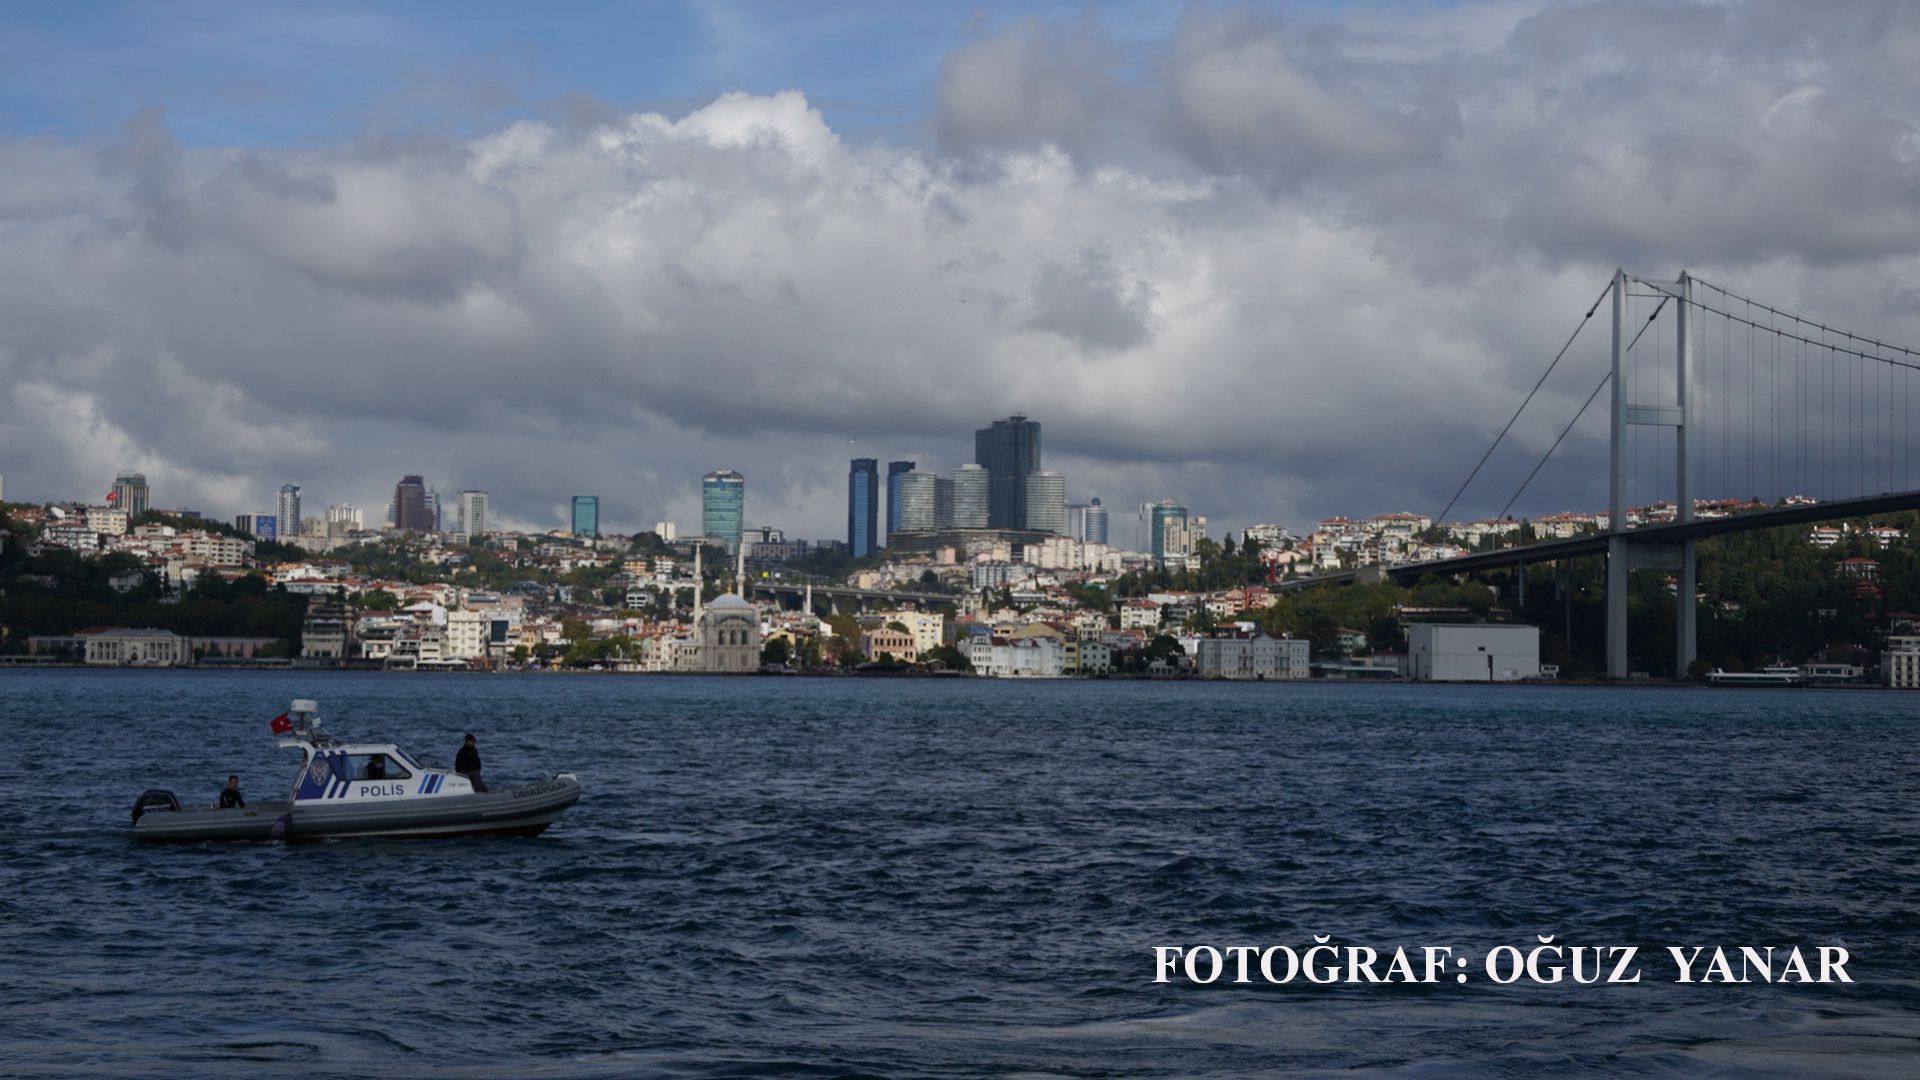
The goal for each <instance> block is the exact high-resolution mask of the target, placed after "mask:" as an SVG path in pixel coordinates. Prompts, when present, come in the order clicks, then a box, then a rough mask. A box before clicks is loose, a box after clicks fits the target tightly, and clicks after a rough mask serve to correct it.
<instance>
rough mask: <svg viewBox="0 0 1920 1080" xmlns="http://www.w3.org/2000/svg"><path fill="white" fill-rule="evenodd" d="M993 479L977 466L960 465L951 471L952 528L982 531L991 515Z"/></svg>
mask: <svg viewBox="0 0 1920 1080" xmlns="http://www.w3.org/2000/svg"><path fill="white" fill-rule="evenodd" d="M992 483H993V478H992V475H991V474H990V473H988V472H987V470H986V469H985V468H983V467H982V466H979V465H962V466H960V467H959V468H957V469H955V470H953V527H954V528H956V529H984V528H986V527H987V521H988V519H989V517H990V515H991V511H990V510H989V508H988V507H989V502H990V499H991V497H992V496H991V491H992Z"/></svg>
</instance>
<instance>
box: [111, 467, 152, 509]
mask: <svg viewBox="0 0 1920 1080" xmlns="http://www.w3.org/2000/svg"><path fill="white" fill-rule="evenodd" d="M152 499H153V492H152V491H151V489H149V488H148V487H147V477H146V474H144V473H137V472H122V473H121V474H119V475H118V476H115V477H114V478H113V493H112V494H111V495H109V496H108V497H107V501H108V502H109V503H111V504H113V506H114V508H115V509H117V510H125V511H126V512H127V516H128V517H133V516H134V515H135V514H144V513H146V512H147V510H148V508H149V507H151V505H152Z"/></svg>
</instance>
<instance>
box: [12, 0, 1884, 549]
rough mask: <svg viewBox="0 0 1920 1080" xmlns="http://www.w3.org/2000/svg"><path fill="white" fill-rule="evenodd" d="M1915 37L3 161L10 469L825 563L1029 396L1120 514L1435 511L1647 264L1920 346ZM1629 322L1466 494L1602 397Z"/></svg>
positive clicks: (226, 508) (1656, 45) (1796, 23)
mask: <svg viewBox="0 0 1920 1080" xmlns="http://www.w3.org/2000/svg"><path fill="white" fill-rule="evenodd" d="M1917 23H1920V16H1917V15H1916V14H1915V13H1914V10H1913V9H1912V8H1910V7H1908V6H1906V5H1901V4H1895V3H1887V4H1854V5H1842V6H1833V7H1826V8H1822V9H1821V10H1820V13H1819V16H1818V18H1817V19H1816V18H1815V17H1814V16H1813V15H1811V14H1809V12H1808V9H1807V8H1805V7H1804V6H1801V5H1796V4H1786V3H1757V4H1734V5H1676V4H1638V3H1624V2H1605V3H1594V4H1584V5H1577V6H1576V5H1552V6H1545V7H1542V8H1540V9H1539V10H1533V11H1515V10H1513V9H1509V8H1487V7H1475V8H1468V9H1464V10H1453V11H1445V12H1441V13H1438V14H1435V15H1431V16H1428V17H1426V18H1424V19H1420V20H1413V21H1407V20H1402V21H1400V22H1397V23H1394V24H1391V25H1385V24H1379V23H1372V22H1367V21H1364V20H1361V19H1358V18H1355V19H1350V20H1348V21H1347V22H1346V23H1345V24H1341V25H1330V24H1320V23H1314V22H1309V21H1303V20H1299V19H1289V20H1279V19H1274V18H1270V17H1267V16H1264V15H1259V14H1252V13H1248V12H1246V11H1242V10H1240V9H1221V8H1211V7H1207V8H1196V9H1195V10H1194V11H1193V12H1191V13H1190V14H1189V15H1188V17H1186V18H1185V19H1183V20H1182V21H1181V23H1180V25H1179V28H1178V30H1177V31H1176V32H1175V34H1174V35H1173V36H1172V38H1171V39H1169V40H1167V41H1164V42H1157V43H1150V44H1149V45H1147V46H1144V47H1143V46H1141V45H1140V44H1139V43H1137V42H1129V43H1124V44H1123V43H1117V42H1116V40H1115V39H1114V38H1113V37H1112V36H1111V35H1110V34H1109V33H1108V32H1107V31H1106V30H1105V29H1103V28H1102V27H1101V26H1100V25H1099V24H1098V23H1097V22H1096V21H1093V20H1092V19H1090V18H1084V17H1083V18H1081V19H1078V20H1075V21H1072V22H1069V23H1065V24H1061V25H1045V24H1040V23H1034V22H1028V23H1022V24H1019V25H1016V26H1014V27H1011V28H1009V29H1007V30H1006V31H1004V32H1002V33H1000V34H997V35H992V36H988V37H983V38H981V39H979V40H976V41H973V42H970V43H969V44H967V45H965V46H963V47H961V48H960V49H957V50H956V51H955V52H954V53H953V54H952V55H951V56H950V57H949V58H948V59H947V61H946V63H945V65H944V66H943V68H942V70H941V73H940V78H939V87H938V88H939V98H938V102H937V105H936V107H935V111H934V114H933V116H932V117H931V118H930V119H931V122H932V125H933V127H934V129H935V130H936V132H937V136H938V145H937V148H936V149H933V150H922V149H912V148H896V147H887V146H863V145H854V144H852V143H850V142H849V141H848V140H846V139H843V138H842V137H841V136H840V135H839V134H838V133H836V132H834V131H833V130H830V129H829V128H828V127H827V126H826V124H825V123H824V122H823V121H822V120H821V118H820V116H819V114H818V113H817V112H816V111H815V110H814V109H812V108H811V107H810V106H809V103H808V102H807V100H806V99H805V97H804V96H802V95H801V94H800V93H797V92H789V93H783V94H778V95H773V96H769V97H754V96H747V95H728V96H725V97H722V98H721V99H719V100H717V101H713V102H710V103H705V104H703V105H700V106H698V107H695V108H690V109H688V110H686V111H685V112H684V113H682V114H680V115H678V117H677V118H670V117H668V116H664V115H661V114H659V113H654V112H642V113H635V114H626V115H623V114H620V113H617V112H613V111H609V110H606V109H604V108H601V107H597V106H596V107H594V108H580V109H568V110H563V115H561V116H559V117H558V118H556V120H555V121H554V122H552V123H540V122H530V121H529V122H522V123H518V124H514V125H512V126H509V127H506V128H503V129H501V130H498V131H495V132H493V133H492V134H489V135H486V136H484V137H481V138H477V139H472V140H453V139H446V138H434V137H415V138H405V139H393V138H379V139H375V138H369V139H365V140H362V141H360V142H356V143H351V144H347V145H342V146H337V147H331V148H322V149H294V150H267V149H258V148H232V149H216V148H198V147H183V146H181V145H180V144H179V143H178V142H177V141H176V140H175V139H174V138H173V137H172V136H171V135H170V134H169V129H168V126H167V123H166V119H165V116H164V114H162V113H160V112H158V111H157V110H156V111H151V112H147V113H142V114H141V115H139V116H137V117H135V118H133V119H132V121H131V122H130V123H129V124H128V126H127V129H126V131H125V132H124V134H123V135H122V136H121V137H120V138H119V139H117V140H114V141H113V142H112V143H111V144H110V145H102V146H84V145H78V144H74V143H68V142H61V141H54V140H46V139H27V140H16V141H12V142H0V393H4V394H5V400H6V406H5V409H6V411H5V415H4V423H3V424H0V472H4V473H5V474H6V475H7V477H8V480H9V484H8V492H9V494H11V495H15V496H18V497H41V498H50V497H56V496H74V495H79V496H85V495H89V494H91V493H94V489H95V488H100V487H101V486H102V484H103V483H104V481H105V480H106V479H110V474H111V472H112V471H113V470H114V469H115V468H117V467H121V466H133V467H139V468H144V469H145V470H146V471H147V472H148V473H149V474H150V476H152V477H153V479H154V482H155V484H156V488H157V489H158V491H159V492H160V494H159V497H160V498H161V500H162V501H164V502H176V503H186V504H189V505H197V506H201V507H204V508H206V509H209V510H215V511H218V512H221V513H231V512H234V511H238V510H243V509H254V508H260V507H264V506H265V505H266V504H267V503H268V502H269V501H270V498H271V492H272V491H273V490H274V489H275V488H276V487H277V486H278V485H279V484H280V483H281V482H283V481H293V482H298V483H301V484H303V485H305V486H306V488H307V498H308V501H309V502H310V503H314V504H316V505H318V504H324V503H325V502H327V501H333V500H341V499H344V500H347V501H352V502H355V503H358V504H360V505H362V506H363V507H364V508H365V509H367V510H368V512H369V515H370V516H373V517H376V518H377V517H378V515H379V512H380V511H381V509H382V508H383V507H384V500H385V497H386V494H387V492H388V491H390V489H391V486H392V484H393V482H394V480H395V479H396V478H397V477H398V476H399V475H400V474H401V473H406V472H424V473H426V474H427V475H428V478H429V480H430V481H432V482H434V483H435V484H436V485H438V486H439V487H440V489H441V490H442V491H443V492H444V493H448V494H451V493H452V492H453V491H456V490H458V488H460V487H463V486H475V487H482V488H487V489H489V490H490V491H491V492H492V493H493V496H494V502H495V506H496V508H497V511H498V512H499V513H500V514H501V515H502V516H503V517H505V518H506V519H508V520H519V521H522V522H526V523H532V524H539V525H552V524H558V523H559V518H558V517H557V516H556V515H558V514H559V513H561V510H562V508H564V506H565V502H566V497H567V496H568V495H569V494H572V493H575V492H588V493H598V494H600V495H601V496H602V498H603V503H604V505H605V506H606V514H607V516H608V518H609V520H610V521H611V522H612V523H614V524H616V525H617V526H620V527H633V526H650V525H651V524H652V523H653V522H654V521H655V520H658V519H662V518H666V519H674V520H678V521H679V522H680V523H681V524H682V525H683V526H691V524H692V522H693V520H694V515H695V513H696V508H697V483H698V478H699V476H700V474H702V473H704V472H706V471H707V470H709V469H712V468H716V467H732V468H736V469H739V470H741V471H743V472H745V473H746V474H747V475H748V478H749V496H748V499H749V511H748V514H749V517H750V518H751V519H753V520H756V521H760V522H764V523H768V524H773V525H779V526H784V527H787V528H788V529H789V530H790V531H793V532H795V533H797V534H800V535H809V536H815V535H819V536H825V535H835V534H837V533H838V532H839V530H840V525H839V522H840V521H841V520H842V516H843V499H844V493H845V469H846V458H848V457H849V456H853V454H854V453H858V454H859V455H860V456H869V455H871V456H878V457H881V458H883V459H891V458H896V457H911V458H917V459H919V460H921V462H922V466H923V467H932V468H937V469H942V470H945V469H950V468H952V467H953V466H954V465H957V464H959V463H961V462H962V461H964V460H966V459H967V457H968V456H969V454H970V450H971V432H972V430H973V428H974V427H977V426H979V425H980V424H982V423H984V422H986V421H987V420H989V419H991V418H992V417H994V416H999V415H1005V414H1007V413H1009V412H1014V411H1025V412H1028V413H1029V414H1031V415H1034V416H1036V417H1038V418H1040V419H1041V420H1043V421H1044V422H1045V423H1046V425H1047V429H1046V430H1047V440H1046V442H1047V447H1048V454H1049V464H1050V465H1057V466H1059V467H1061V468H1063V469H1065V470H1067V471H1068V473H1069V494H1070V496H1071V497H1072V498H1074V499H1075V500H1080V499H1084V498H1085V497H1087V496H1088V495H1092V494H1099V495H1101V496H1102V497H1103V498H1104V499H1105V500H1106V501H1107V503H1108V504H1109V505H1111V506H1114V507H1116V508H1120V507H1125V506H1127V505H1129V504H1132V503H1137V502H1138V501H1139V500H1141V499H1148V498H1157V497H1160V496H1163V495H1168V496H1173V497H1176V498H1181V499H1183V500H1184V501H1186V502H1187V503H1188V504H1189V505H1191V506H1193V507H1194V508H1195V509H1196V511H1198V512H1203V513H1207V514H1209V515H1210V516H1211V517H1212V518H1213V519H1214V520H1215V521H1216V522H1220V523H1225V524H1230V525H1233V526H1235V527H1237V526H1239V525H1243V524H1245V523H1247V522H1249V521H1254V520H1272V519H1278V520H1281V521H1284V522H1287V523H1290V524H1295V525H1298V524H1302V523H1304V522H1305V521H1308V520H1310V519H1312V518H1315V517H1319V516H1323V515H1326V514H1332V513H1372V512H1378V511H1384V510H1391V509H1400V508H1405V509H1412V510H1418V511H1424V512H1432V511H1434V510H1436V509H1438V506H1439V504H1441V503H1444V501H1445V498H1446V496H1447V495H1449V494H1451V492H1452V490H1453V488H1454V487H1455V486H1456V485H1457V484H1458V482H1459V480H1460V478H1461V477H1462V476H1463V475H1464V474H1465V471H1466V470H1467V469H1468V468H1469V467H1470V466H1471V464H1472V462H1473V461H1474V460H1475V459H1477V457H1478V456H1479V453H1480V451H1481V450H1482V449H1483V448H1484V446H1485V442H1486V440H1487V439H1488V438H1490V437H1491V435H1492V434H1493V432H1495V431H1497V430H1498V428H1499V426H1500V424H1501V423H1503V422H1504V421H1505V419H1506V416H1507V414H1508V412H1509V411H1510V410H1511V409H1512V407H1513V406H1514V404H1516V403H1517V402H1518V400H1519V398H1520V397H1521V396H1522V395H1524V394H1525V393H1526V391H1527V389H1528V388H1529V387H1530V386H1531V385H1532V382H1533V379H1534V378H1536V377H1537V375H1538V372H1539V371H1540V369H1541V367H1542V366H1543V365H1544V363H1545V361H1546V360H1547V359H1548V358H1549V357H1550V356H1551V355H1552V351H1553V349H1555V348H1557V347H1558V345H1559V343H1560V341H1562V340H1563V339H1564V337H1565V335H1566V334H1567V332H1568V331H1569V330H1570V329H1571V327H1572V326H1573V324H1574V323H1575V322H1577V321H1578V320H1579V317H1580V315H1581V314H1583V313H1584V311H1585V310H1586V308H1587V306H1588V305H1589V304H1590V303H1591V302H1592V300H1593V295H1594V293H1595V292H1596V291H1597V290H1598V288H1599V287H1600V285H1601V284H1602V283H1603V282H1604V281H1605V279H1606V277H1607V275H1608V274H1609V273H1610V272H1611V270H1612V268H1613V266H1614V265H1616V264H1617V263H1626V264H1629V265H1630V266H1631V267H1632V268H1634V269H1636V270H1640V271H1643V272H1646V273H1649V274H1653V273H1659V274H1671V273H1672V272H1674V271H1676V270H1678V269H1679V268H1680V267H1681V266H1682V265H1685V266H1688V267H1690V268H1692V269H1694V270H1695V271H1698V272H1701V273H1704V274H1708V275H1709V276H1712V277H1714V278H1716V279H1722V280H1725V281H1727V282H1728V283H1729V284H1736V285H1744V286H1746V287H1747V288H1748V289H1749V290H1750V291H1751V292H1753V293H1756V294H1758V295H1761V296H1764V297H1767V298H1770V299H1773V300H1776V301H1777V302H1780V303H1782V304H1785V305H1787V306H1797V307H1803V308H1805V309H1807V310H1810V311H1818V312H1821V313H1823V314H1825V315H1827V316H1828V317H1829V318H1831V319H1832V320H1833V321H1835V322H1838V323H1841V324H1847V325H1852V326H1858V327H1861V328H1863V329H1871V330H1874V331H1877V332H1879V333H1881V334H1883V335H1885V336H1889V337H1894V338H1900V339H1905V340H1909V341H1911V340H1916V339H1920V317H1917V313H1916V311H1915V305H1914V301H1913V297H1914V296H1916V295H1920V258H1917V257H1916V256H1920V220H1917V219H1916V215H1920V199H1916V196H1917V195H1920V188H1917V187H1916V185H1917V184H1920V127H1917V126H1916V125H1917V124H1920V83H1916V81H1915V80H1913V79H1912V78H1911V72H1912V71H1913V70H1915V69H1916V68H1915V61H1916V60H1920V25H1917ZM1603 333H1604V328H1603V327H1597V328H1594V329H1590V330H1589V331H1588V336H1587V337H1584V338H1583V339H1582V340H1581V343H1580V345H1579V347H1578V348H1577V349H1576V350H1575V351H1574V352H1573V353H1572V354H1570V355H1569V358H1568V360H1567V361H1566V362H1565V369H1564V370H1563V371H1562V372H1559V373H1556V375H1555V377H1554V379H1553V380H1551V381H1550V382H1549V384H1548V386H1547V387H1546V388H1545V389H1544V390H1543V392H1542V394H1541V397H1540V398H1539V399H1538V400H1537V402H1536V404H1535V406H1534V408H1533V409H1531V410H1530V411H1529V414H1528V415H1527V416H1526V417H1524V418H1523V419H1522V421H1521V423H1520V424H1519V425H1517V426H1516V428H1515V435H1514V446H1513V447H1512V449H1511V450H1510V451H1508V452H1506V453H1504V454H1503V455H1502V456H1500V457H1498V458H1496V460H1495V462H1493V463H1492V464H1491V465H1490V466H1489V473H1488V476H1487V478H1486V479H1485V480H1484V481H1483V484H1484V487H1485V489H1486V490H1484V491H1480V490H1476V492H1474V493H1471V494H1470V496H1469V498H1468V500H1467V501H1466V503H1464V504H1463V510H1464V512H1467V513H1484V512H1489V511H1492V510H1495V509H1498V507H1499V504H1500V503H1501V502H1503V501H1504V500H1505V498H1506V496H1507V495H1508V494H1509V493H1510V492H1511V491H1512V488H1513V487H1514V486H1515V485H1516V484H1517V483H1518V480H1519V478H1520V477H1521V476H1523V475H1524V474H1525V471H1526V469H1527V468H1528V467H1530V466H1531V464H1532V462H1533V460H1534V459H1535V458H1536V457H1537V455H1538V453H1539V452H1540V451H1541V450H1543V449H1544V448H1545V447H1546V446H1547V445H1548V444H1549V443H1551V442H1552V440H1553V438H1554V437H1555V435H1557V433H1558V431H1559V428H1560V426H1561V425H1562V424H1564V423H1565V422H1566V421H1567V420H1568V419H1569V418H1571V417H1572V416H1573V414H1574V411H1575V410H1576V409H1577V408H1578V407H1579V404H1580V402H1581V401H1582V400H1584V398H1585V396H1586V393H1587V391H1588V390H1590V389H1591V387H1592V380H1593V379H1594V378H1596V377H1597V375H1598V373H1599V371H1600V370H1601V367H1600V365H1601V363H1602V362H1603V361H1602V358H1601V351H1600V350H1601V346H1602V344H1603V343H1602V341H1601V340H1600V335H1601V334H1603ZM852 439H857V440H858V443H857V444H852V445H850V443H849V440H852ZM1561 453H1562V455H1563V456H1567V457H1569V458H1570V459H1572V460H1573V465H1574V466H1578V465H1580V464H1581V462H1582V461H1585V462H1586V464H1587V465H1588V466H1589V467H1588V468H1586V469H1584V470H1583V469H1581V468H1578V467H1568V466H1562V465H1560V464H1558V463H1556V465H1554V466H1552V467H1550V468H1549V470H1548V471H1547V472H1545V473H1543V474H1542V479H1541V481H1540V483H1539V485H1538V486H1537V488H1536V489H1535V493H1534V494H1533V495H1532V496H1531V497H1530V499H1529V501H1528V502H1526V503H1523V504H1522V505H1521V507H1520V509H1522V510H1536V511H1537V510H1548V509H1559V508H1562V507H1568V506H1582V505H1595V504H1597V502H1598V499H1599V490H1598V484H1597V483H1596V482H1595V481H1594V480H1593V472H1592V467H1593V466H1597V454H1596V450H1595V444H1594V442H1593V439H1592V437H1591V435H1590V434H1589V433H1588V432H1587V431H1585V430H1584V429H1583V430H1581V431H1576V433H1575V435H1574V436H1573V437H1572V438H1571V439H1570V440H1569V443H1568V446H1567V447H1566V448H1564V449H1563V450H1562V452H1561ZM1583 455H1584V457H1583ZM1116 527H1118V526H1116ZM1122 535H1125V533H1124V531H1123V533H1122Z"/></svg>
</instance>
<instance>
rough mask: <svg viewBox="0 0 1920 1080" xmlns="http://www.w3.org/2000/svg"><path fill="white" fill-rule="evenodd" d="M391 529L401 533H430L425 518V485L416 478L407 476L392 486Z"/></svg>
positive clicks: (430, 524) (431, 526)
mask: <svg viewBox="0 0 1920 1080" xmlns="http://www.w3.org/2000/svg"><path fill="white" fill-rule="evenodd" d="M393 527H394V528H396V529H398V530H400V531H401V532H432V531H433V521H432V519H431V518H429V517H428V516H427V485H426V481H424V480H421V479H420V478H419V477H418V476H414V475H411V474H410V475H407V476H403V477H401V478H400V482H399V483H398V484H395V485H394V486H393Z"/></svg>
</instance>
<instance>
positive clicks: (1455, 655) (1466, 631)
mask: <svg viewBox="0 0 1920 1080" xmlns="http://www.w3.org/2000/svg"><path fill="white" fill-rule="evenodd" d="M1407 659H1408V669H1409V674H1410V675H1411V676H1412V678H1413V679H1414V681H1416V682H1516V681H1518V680H1520V679H1537V678H1539V677H1540V628H1539V627H1537V626H1517V625H1512V624H1502V623H1470V624H1459V623H1414V624H1413V625H1412V626H1410V627H1408V628H1407Z"/></svg>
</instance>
